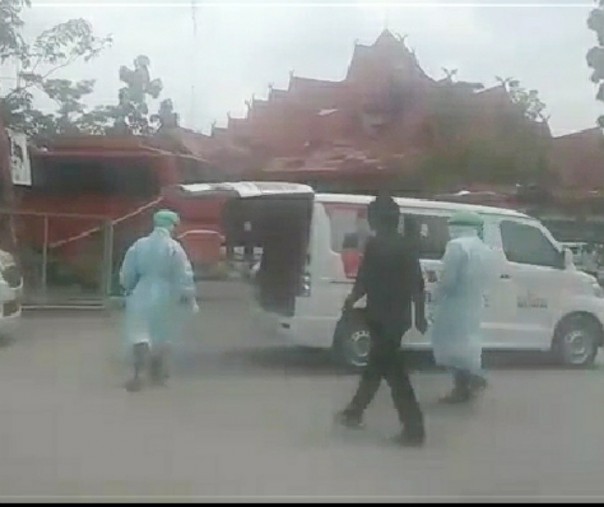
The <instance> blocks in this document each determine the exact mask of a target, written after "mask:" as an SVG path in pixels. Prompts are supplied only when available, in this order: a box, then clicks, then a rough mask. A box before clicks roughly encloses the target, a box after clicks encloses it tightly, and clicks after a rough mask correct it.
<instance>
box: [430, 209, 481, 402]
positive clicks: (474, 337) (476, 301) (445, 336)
mask: <svg viewBox="0 0 604 507" xmlns="http://www.w3.org/2000/svg"><path fill="white" fill-rule="evenodd" d="M482 230H483V220H482V218H481V217H480V215H478V214H476V213H469V212H459V213H456V214H455V215H454V216H452V217H451V218H450V220H449V235H450V240H449V242H448V243H447V247H446V251H445V255H444V257H443V270H442V274H441V277H440V280H439V284H438V286H437V289H436V292H435V294H434V303H435V312H434V321H433V323H432V326H431V327H432V329H431V339H432V350H433V353H434V359H435V361H436V363H437V364H438V365H440V366H444V367H446V368H448V369H449V370H451V371H452V373H453V378H454V387H453V390H452V391H451V392H450V394H448V395H447V396H445V397H444V398H442V400H441V401H443V402H448V403H463V402H466V401H469V400H470V399H472V398H473V397H474V395H475V394H476V392H477V391H478V390H479V389H482V388H484V387H486V380H485V377H484V373H483V370H482V334H481V323H482V318H483V305H484V296H485V292H486V290H487V288H488V282H489V280H490V272H489V271H490V269H491V260H492V252H491V249H490V248H489V247H488V246H487V245H486V244H485V243H484V242H483V240H482Z"/></svg>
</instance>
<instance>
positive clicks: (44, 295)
mask: <svg viewBox="0 0 604 507" xmlns="http://www.w3.org/2000/svg"><path fill="white" fill-rule="evenodd" d="M0 214H2V215H10V216H11V218H12V219H13V221H14V225H15V232H16V237H17V252H16V254H17V258H18V262H19V265H20V268H21V272H22V274H23V306H24V307H26V308H104V307H105V306H106V304H107V302H108V300H109V295H110V292H111V281H112V265H113V224H112V221H111V220H110V219H107V217H101V216H94V215H79V214H66V213H36V212H27V211H7V210H1V211H0Z"/></svg>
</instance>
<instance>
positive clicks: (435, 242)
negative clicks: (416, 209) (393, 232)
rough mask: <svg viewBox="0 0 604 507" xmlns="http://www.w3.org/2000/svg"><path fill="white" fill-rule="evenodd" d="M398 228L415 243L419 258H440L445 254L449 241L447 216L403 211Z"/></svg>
mask: <svg viewBox="0 0 604 507" xmlns="http://www.w3.org/2000/svg"><path fill="white" fill-rule="evenodd" d="M399 230H400V232H401V233H402V234H403V235H404V236H405V238H407V239H408V240H409V241H412V242H414V243H415V244H416V245H417V248H418V249H419V256H420V259H432V260H440V259H442V257H443V255H444V254H445V249H446V248H447V243H448V242H449V225H448V219H447V217H442V216H440V217H439V216H431V215H412V214H409V213H405V214H404V215H403V216H402V217H401V224H400V226H399Z"/></svg>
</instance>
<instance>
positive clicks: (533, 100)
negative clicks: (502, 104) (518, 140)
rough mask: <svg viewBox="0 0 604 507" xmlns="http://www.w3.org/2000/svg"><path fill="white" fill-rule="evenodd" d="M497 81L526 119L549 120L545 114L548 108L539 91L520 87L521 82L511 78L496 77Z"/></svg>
mask: <svg viewBox="0 0 604 507" xmlns="http://www.w3.org/2000/svg"><path fill="white" fill-rule="evenodd" d="M495 79H496V80H497V81H498V82H499V83H500V84H501V86H503V87H504V88H505V90H506V91H507V92H508V94H509V95H510V99H511V100H512V102H513V103H514V104H516V105H518V106H519V107H520V110H521V111H522V114H523V115H524V117H525V118H527V119H528V120H531V121H547V120H548V119H549V117H548V116H545V114H544V112H545V108H546V107H547V106H546V105H545V103H544V102H542V101H541V99H540V98H539V92H538V91H537V90H527V89H526V88H524V87H522V86H520V81H518V80H517V79H514V78H511V77H507V78H502V77H499V76H495Z"/></svg>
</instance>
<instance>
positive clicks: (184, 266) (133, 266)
mask: <svg viewBox="0 0 604 507" xmlns="http://www.w3.org/2000/svg"><path fill="white" fill-rule="evenodd" d="M153 221H154V226H155V227H154V230H153V232H152V233H151V234H150V235H148V236H146V237H144V238H140V239H139V240H137V241H136V242H135V243H134V244H133V245H132V246H131V247H130V248H129V250H128V251H127V253H126V256H125V257H124V261H123V263H122V267H121V270H120V283H121V285H122V287H123V288H124V290H125V294H126V312H125V313H126V315H125V335H126V340H127V345H128V348H129V350H130V351H131V353H132V358H133V366H134V375H133V377H132V378H131V379H130V380H129V381H128V382H127V383H126V388H127V389H128V390H129V391H138V390H140V389H141V388H142V387H143V381H142V378H141V373H143V371H144V370H145V369H147V367H148V370H149V376H150V379H151V381H152V382H155V383H163V381H164V380H165V379H166V378H167V356H168V352H169V346H170V343H171V342H172V341H173V340H174V339H175V338H176V337H177V335H178V334H179V333H180V331H181V328H180V324H181V323H182V322H183V320H184V318H185V316H186V314H187V313H193V312H196V311H197V310H198V308H197V303H196V289H195V282H194V278H193V270H192V268H191V263H190V261H189V259H188V257H187V254H186V253H185V251H184V250H183V248H182V246H181V245H180V243H178V242H177V241H176V240H175V239H173V238H172V233H173V232H174V230H175V228H176V226H177V225H178V224H179V222H180V219H179V216H178V214H176V213H174V212H173V211H170V210H161V211H158V212H157V213H156V214H155V215H154V218H153Z"/></svg>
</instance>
